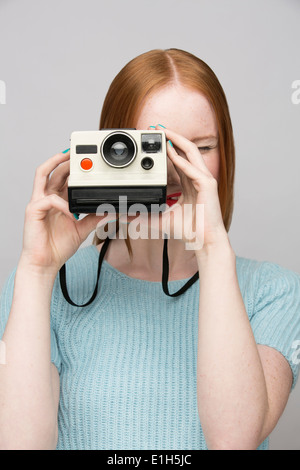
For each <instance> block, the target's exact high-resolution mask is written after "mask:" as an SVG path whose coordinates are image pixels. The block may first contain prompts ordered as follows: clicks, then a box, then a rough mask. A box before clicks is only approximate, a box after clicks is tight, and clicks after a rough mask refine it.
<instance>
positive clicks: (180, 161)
mask: <svg viewBox="0 0 300 470" xmlns="http://www.w3.org/2000/svg"><path fill="white" fill-rule="evenodd" d="M167 150H168V157H169V158H170V160H171V162H172V163H173V164H174V166H175V167H176V169H177V171H178V173H179V174H180V172H182V173H183V174H184V175H186V176H188V177H189V178H190V179H192V180H195V179H197V178H199V174H200V171H199V170H198V169H197V168H195V167H194V165H192V164H191V163H190V162H189V161H188V160H186V159H185V158H183V157H181V156H180V155H178V153H177V152H176V150H175V149H174V147H172V145H171V144H170V142H168V143H167Z"/></svg>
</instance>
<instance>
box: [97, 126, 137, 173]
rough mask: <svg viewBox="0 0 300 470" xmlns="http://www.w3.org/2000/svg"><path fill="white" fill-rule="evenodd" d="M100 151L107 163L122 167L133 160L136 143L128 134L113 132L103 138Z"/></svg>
mask: <svg viewBox="0 0 300 470" xmlns="http://www.w3.org/2000/svg"><path fill="white" fill-rule="evenodd" d="M101 153H102V156H103V158H104V160H105V161H106V163H108V165H111V166H114V167H119V168H122V167H124V166H127V165H129V164H130V163H131V162H132V161H133V160H134V158H135V156H136V144H135V142H134V140H133V139H132V137H130V136H129V135H128V134H125V133H123V132H114V133H113V134H110V135H109V136H108V137H106V139H105V140H104V142H103V144H102V147H101Z"/></svg>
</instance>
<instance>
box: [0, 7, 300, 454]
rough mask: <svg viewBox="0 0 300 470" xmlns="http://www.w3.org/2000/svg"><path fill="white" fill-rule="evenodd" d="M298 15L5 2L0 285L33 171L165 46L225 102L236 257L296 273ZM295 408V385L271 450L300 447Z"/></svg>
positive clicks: (270, 10) (17, 243) (92, 122)
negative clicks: (189, 56) (214, 80)
mask: <svg viewBox="0 0 300 470" xmlns="http://www.w3.org/2000/svg"><path fill="white" fill-rule="evenodd" d="M299 20H300V1H299V0H251V1H250V0H249V1H241V0H216V1H214V0H210V1H209V0H203V1H201V0H198V1H196V0H184V1H180V2H179V1H174V0H160V1H157V0H151V1H150V0H142V1H141V0H127V1H106V2H102V1H97V0H85V1H78V0H60V1H58V0H51V1H50V0H48V1H41V0H26V2H24V1H21V0H0V58H1V60H0V80H4V81H5V83H6V104H2V105H0V133H1V134H0V148H1V165H2V168H1V172H0V178H1V181H0V183H1V184H0V200H1V211H2V215H1V220H2V224H1V244H0V257H1V271H0V287H2V285H3V282H4V280H5V279H6V277H7V275H8V273H9V272H10V271H11V270H12V268H13V267H14V266H15V265H16V264H17V262H18V258H19V256H20V252H21V247H22V231H23V220H24V210H25V207H26V204H27V203H28V201H29V199H30V196H31V191H32V183H33V177H34V172H35V168H36V167H37V166H38V165H39V164H41V163H42V162H43V161H45V160H46V159H47V158H49V157H50V156H52V155H54V154H55V153H57V152H59V151H61V150H64V149H66V148H68V147H69V136H70V133H71V132H72V131H74V130H93V129H97V128H98V122H99V116H100V109H101V106H102V102H103V99H104V96H105V93H106V91H107V88H108V86H109V84H110V82H111V80H112V79H113V77H114V76H115V75H116V73H117V72H118V71H119V70H120V69H121V68H122V67H123V66H124V65H125V64H126V63H127V62H128V61H129V60H130V59H132V58H133V57H135V56H136V55H138V54H140V53H142V52H145V51H147V50H150V49H154V48H163V49H164V48H168V47H177V48H180V49H185V50H188V51H190V52H192V53H194V54H195V55H197V56H199V57H200V58H202V59H203V60H205V61H206V62H207V63H208V64H209V65H210V66H211V67H212V68H213V70H214V71H215V73H216V74H217V76H218V77H219V79H220V81H221V83H222V85H223V87H224V89H225V92H226V95H227V98H228V101H229V106H230V110H231V116H232V121H233V126H234V131H235V141H236V148H237V169H236V186H235V212H234V218H233V222H232V227H231V230H230V239H231V243H232V245H233V247H234V250H235V252H236V254H238V255H240V256H245V257H248V258H255V259H258V260H268V261H272V262H275V263H278V264H280V265H282V266H284V267H287V268H289V269H292V270H294V271H297V272H299V273H300V258H299V249H298V246H299V239H300V222H299V200H300V186H299V174H300V158H299V157H300V152H299V150H300V148H299V147H300V143H299V123H300V104H299V105H295V104H293V103H292V100H291V96H292V92H293V90H292V88H291V84H292V82H293V81H294V80H297V79H298V80H299V79H300V28H299ZM90 242H91V237H90V238H89V239H88V240H87V242H86V243H90ZM299 339H300V338H299ZM299 405H300V386H299V385H298V386H297V387H296V389H295V390H294V391H293V392H292V394H291V398H290V401H289V404H288V406H287V408H286V410H285V412H284V415H283V416H282V418H281V420H280V422H279V424H278V426H277V428H276V430H275V431H274V432H273V433H272V436H271V440H270V443H271V449H300V407H299Z"/></svg>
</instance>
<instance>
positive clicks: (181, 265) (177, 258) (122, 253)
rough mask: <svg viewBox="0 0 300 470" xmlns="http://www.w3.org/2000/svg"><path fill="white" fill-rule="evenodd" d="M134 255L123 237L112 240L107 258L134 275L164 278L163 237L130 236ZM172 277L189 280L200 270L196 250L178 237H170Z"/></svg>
mask: <svg viewBox="0 0 300 470" xmlns="http://www.w3.org/2000/svg"><path fill="white" fill-rule="evenodd" d="M129 241H130V245H131V249H132V257H130V256H129V253H128V249H127V246H126V243H125V240H124V239H120V238H116V239H112V240H111V241H110V244H109V247H108V250H107V253H106V256H105V259H106V261H107V262H108V263H110V264H111V265H113V266H114V267H116V268H117V269H119V270H120V271H123V272H125V273H127V274H129V275H132V276H133V277H137V278H140V279H151V280H156V281H157V280H158V281H160V280H161V275H162V260H163V248H164V240H163V239H162V238H161V237H160V238H159V239H141V238H138V239H132V238H130V239H129ZM168 259H169V279H170V280H176V279H186V278H189V277H191V276H192V275H193V274H195V272H197V271H198V264H197V259H196V256H195V253H194V251H192V250H187V249H186V248H185V244H184V243H183V242H182V241H180V240H176V239H168Z"/></svg>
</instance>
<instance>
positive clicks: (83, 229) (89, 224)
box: [76, 214, 99, 241]
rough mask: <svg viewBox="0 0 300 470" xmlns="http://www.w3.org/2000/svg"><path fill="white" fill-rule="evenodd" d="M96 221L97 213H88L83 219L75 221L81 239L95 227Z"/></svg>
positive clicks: (97, 219) (97, 218) (97, 220)
mask: <svg viewBox="0 0 300 470" xmlns="http://www.w3.org/2000/svg"><path fill="white" fill-rule="evenodd" d="M98 222H99V216H97V214H88V215H86V216H85V217H84V218H83V219H81V220H78V221H77V222H76V228H77V232H78V234H79V236H80V239H81V240H82V241H84V240H85V239H86V238H87V237H88V236H89V234H90V233H91V232H92V231H93V230H95V229H96V227H97V224H98Z"/></svg>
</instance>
